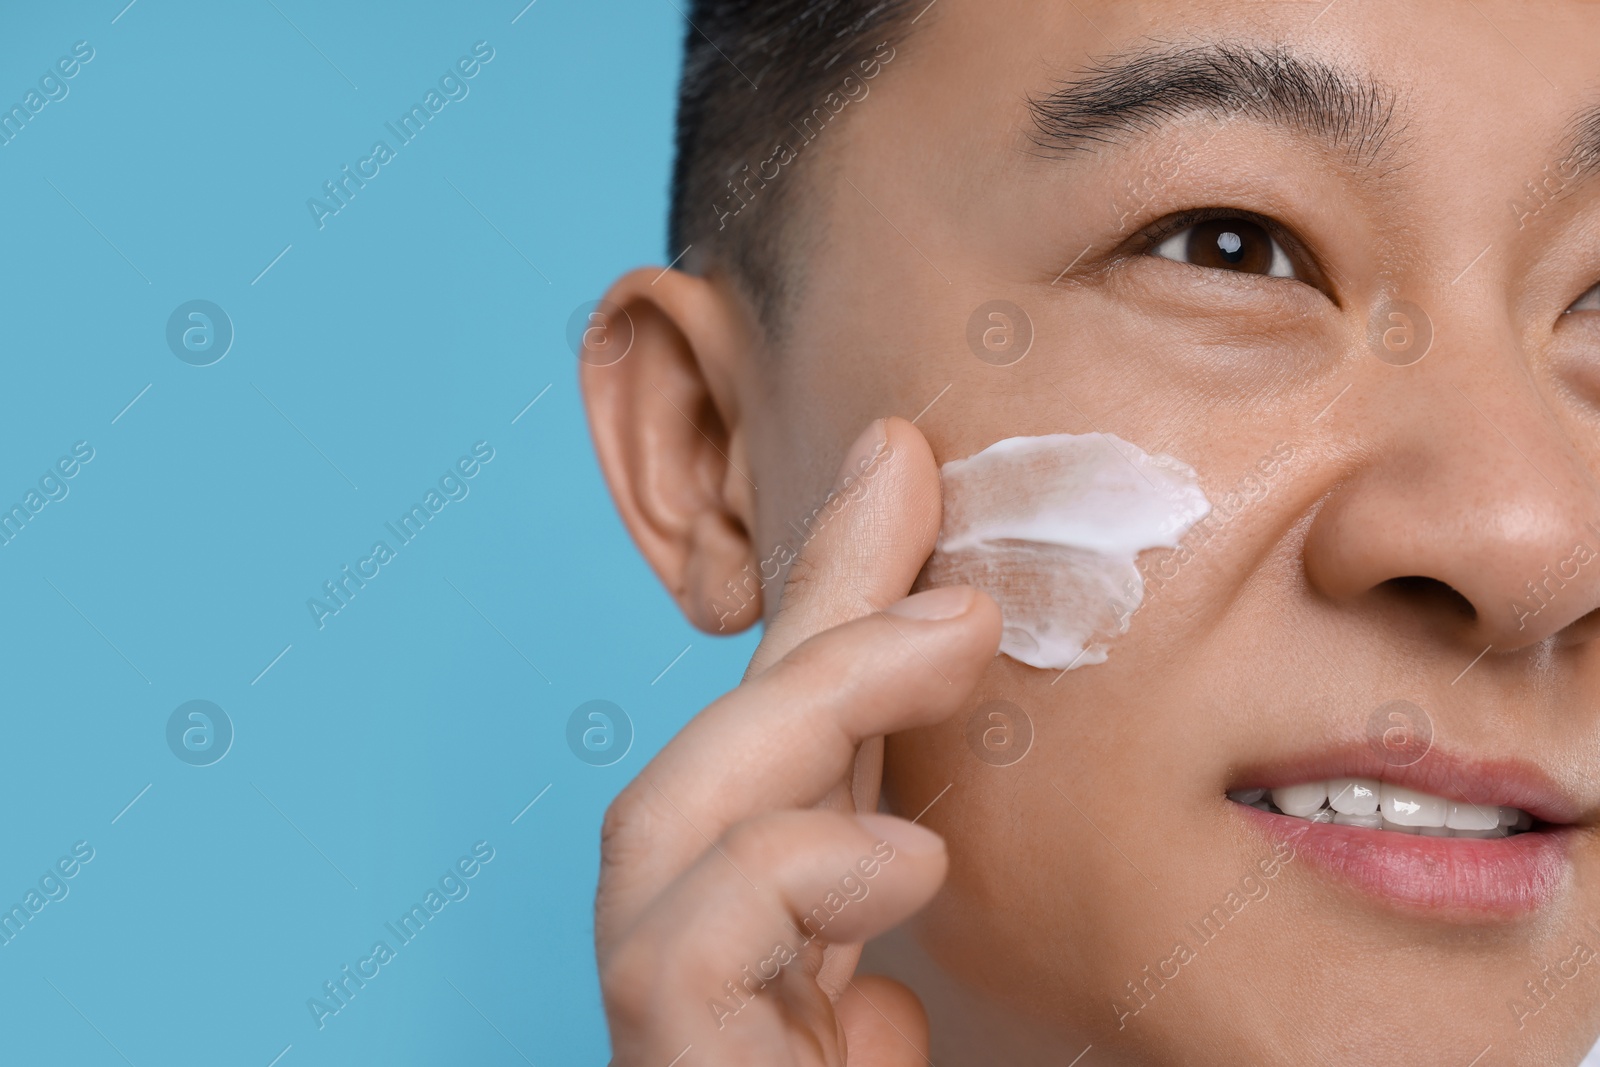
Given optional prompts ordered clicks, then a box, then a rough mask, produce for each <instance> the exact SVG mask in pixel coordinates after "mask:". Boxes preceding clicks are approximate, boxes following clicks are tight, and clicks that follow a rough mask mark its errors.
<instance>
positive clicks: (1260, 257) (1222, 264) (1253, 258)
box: [1189, 218, 1273, 274]
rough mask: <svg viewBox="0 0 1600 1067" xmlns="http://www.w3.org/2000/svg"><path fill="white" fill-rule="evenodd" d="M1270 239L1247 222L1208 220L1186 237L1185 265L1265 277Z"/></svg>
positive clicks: (1270, 255) (1268, 268)
mask: <svg viewBox="0 0 1600 1067" xmlns="http://www.w3.org/2000/svg"><path fill="white" fill-rule="evenodd" d="M1272 247H1273V245H1272V237H1271V235H1270V234H1268V233H1267V231H1266V230H1264V229H1263V228H1262V227H1260V226H1258V225H1256V224H1255V223H1254V222H1251V221H1250V220H1249V219H1240V218H1231V219H1212V220H1211V221H1210V222H1202V223H1200V224H1199V225H1197V226H1196V227H1195V228H1194V229H1193V230H1192V231H1191V233H1190V236H1189V262H1191V263H1195V264H1198V265H1199V266H1202V267H1218V268H1221V269H1223V270H1234V271H1238V272H1240V273H1241V274H1266V273H1267V272H1268V271H1270V270H1271V269H1272Z"/></svg>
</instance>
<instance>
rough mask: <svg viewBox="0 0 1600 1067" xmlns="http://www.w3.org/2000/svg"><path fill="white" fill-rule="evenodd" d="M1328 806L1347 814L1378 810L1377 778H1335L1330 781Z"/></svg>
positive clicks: (1370, 812)
mask: <svg viewBox="0 0 1600 1067" xmlns="http://www.w3.org/2000/svg"><path fill="white" fill-rule="evenodd" d="M1328 806H1329V807H1331V808H1333V810H1334V811H1340V812H1343V813H1344V814H1346V815H1371V814H1373V813H1374V812H1376V811H1377V810H1378V780H1377V779H1376V778H1335V779H1333V780H1331V781H1330V782H1329V783H1328Z"/></svg>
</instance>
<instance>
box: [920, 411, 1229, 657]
mask: <svg viewBox="0 0 1600 1067" xmlns="http://www.w3.org/2000/svg"><path fill="white" fill-rule="evenodd" d="M940 475H941V478H942V480H943V483H944V526H943V528H942V529H941V530H940V531H939V544H938V547H937V548H936V549H935V550H934V553H933V556H932V557H931V558H930V559H929V560H928V563H927V565H926V566H925V567H924V568H923V572H922V576H921V579H920V580H919V582H918V585H919V587H932V586H940V585H959V584H968V585H973V586H976V587H977V588H979V589H982V590H983V591H984V592H986V593H988V594H989V595H990V596H991V597H993V598H994V599H995V602H996V603H998V604H999V605H1000V611H1001V614H1002V616H1003V617H1004V620H1005V628H1004V634H1003V636H1002V638H1001V640H1000V651H1001V652H1004V653H1005V654H1006V655H1008V656H1010V657H1011V658H1012V659H1015V660H1019V661H1021V662H1023V663H1026V664H1028V665H1029V666H1033V667H1045V668H1054V669H1057V670H1066V669H1069V668H1072V667H1082V666H1087V665H1089V664H1091V663H1104V662H1105V659H1106V641H1107V640H1109V639H1110V638H1112V637H1115V636H1117V635H1119V634H1123V633H1126V632H1127V629H1128V618H1129V616H1131V615H1132V614H1133V612H1134V610H1135V609H1137V608H1138V606H1139V604H1140V602H1141V601H1142V600H1143V599H1144V579H1143V578H1142V577H1141V576H1140V574H1139V568H1138V567H1137V566H1135V565H1134V560H1135V559H1136V558H1137V557H1138V555H1139V553H1141V552H1143V551H1145V550H1147V549H1152V548H1176V547H1177V545H1178V541H1179V540H1180V539H1181V538H1182V537H1183V535H1184V534H1186V533H1188V532H1189V529H1190V528H1191V527H1192V526H1194V524H1195V523H1197V522H1199V521H1200V520H1201V519H1203V518H1205V517H1206V515H1207V514H1209V513H1210V511H1211V502H1210V501H1209V500H1207V499H1206V496H1205V494H1204V493H1203V492H1201V490H1200V483H1199V479H1198V478H1197V477H1196V475H1195V472H1194V469H1193V468H1192V467H1190V466H1188V465H1187V464H1185V463H1183V462H1180V461H1179V460H1176V459H1173V458H1172V457H1171V456H1166V455H1154V456H1152V455H1149V454H1147V453H1145V452H1143V451H1141V450H1140V449H1139V448H1138V447H1136V446H1135V445H1132V444H1129V443H1128V442H1127V441H1124V440H1123V439H1122V438H1120V437H1117V436H1115V435H1113V434H1104V433H1089V434H1066V433H1061V434H1049V435H1046V436H1043V437H1008V438H1006V439H1005V440H1003V441H997V442H995V443H994V444H992V445H990V446H989V447H988V448H985V449H984V450H983V451H982V452H979V453H978V454H977V455H974V456H969V457H967V458H966V459H957V460H952V461H951V462H949V463H946V464H945V465H944V466H943V467H942V468H940Z"/></svg>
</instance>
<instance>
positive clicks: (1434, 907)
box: [1229, 801, 1577, 923]
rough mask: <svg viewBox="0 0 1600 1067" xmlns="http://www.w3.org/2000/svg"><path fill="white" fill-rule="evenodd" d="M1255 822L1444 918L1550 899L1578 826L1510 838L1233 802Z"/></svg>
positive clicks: (1349, 880) (1340, 874)
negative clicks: (1320, 818) (1370, 824)
mask: <svg viewBox="0 0 1600 1067" xmlns="http://www.w3.org/2000/svg"><path fill="white" fill-rule="evenodd" d="M1229 803H1230V804H1231V806H1232V807H1233V808H1235V809H1237V811H1238V812H1239V813H1240V816H1241V817H1242V818H1244V819H1245V820H1246V821H1247V822H1248V823H1249V824H1250V825H1252V826H1253V827H1255V828H1256V829H1257V830H1259V831H1260V832H1261V833H1262V834H1264V835H1265V836H1267V837H1269V838H1271V839H1272V840H1273V841H1275V842H1281V843H1287V844H1288V846H1289V847H1290V848H1292V849H1293V850H1294V856H1295V859H1296V860H1302V859H1303V860H1305V861H1306V862H1307V863H1309V864H1310V865H1312V866H1313V867H1315V868H1316V869H1318V870H1320V871H1322V872H1324V873H1327V874H1330V875H1332V876H1333V877H1334V878H1335V879H1337V880H1339V881H1342V882H1344V883H1346V884H1347V885H1351V886H1354V887H1355V888H1357V889H1359V890H1361V891H1363V892H1365V893H1367V894H1369V895H1371V896H1375V897H1377V898H1379V899H1381V900H1383V901H1385V902H1387V903H1390V904H1392V905H1394V906H1397V907H1399V908H1400V909H1401V910H1403V911H1407V912H1410V913H1413V914H1422V915H1423V916H1424V917H1426V918H1429V919H1432V920H1436V921H1443V922H1462V923H1472V922H1482V921H1486V920H1512V919H1517V918H1521V917H1523V916H1526V915H1529V914H1531V913H1533V912H1535V911H1538V910H1540V909H1542V908H1544V907H1545V906H1546V905H1548V904H1550V903H1551V902H1552V901H1553V900H1554V899H1555V898H1556V896H1557V895H1558V894H1559V893H1560V891H1561V888H1562V886H1563V885H1564V884H1565V882H1566V877H1567V874H1568V869H1569V867H1570V866H1571V861H1570V859H1569V857H1568V844H1569V841H1570V839H1571V838H1572V836H1573V835H1574V834H1575V833H1576V832H1577V831H1576V829H1575V828H1574V827H1570V826H1569V827H1552V828H1546V829H1541V830H1537V831H1534V832H1532V833H1524V834H1515V835H1513V836H1511V837H1501V838H1491V839H1487V840H1485V839H1476V838H1461V837H1421V836H1419V835H1416V834H1403V833H1396V832H1395V831H1392V830H1367V829H1362V828H1361V827H1356V826H1339V825H1337V824H1335V823H1313V822H1308V821H1306V820H1305V819H1297V818H1294V817H1292V816H1289V815H1274V814H1272V813H1271V812H1265V811H1260V810H1258V809H1256V808H1252V807H1249V806H1247V805H1244V804H1237V803H1233V802H1231V801H1230V802H1229Z"/></svg>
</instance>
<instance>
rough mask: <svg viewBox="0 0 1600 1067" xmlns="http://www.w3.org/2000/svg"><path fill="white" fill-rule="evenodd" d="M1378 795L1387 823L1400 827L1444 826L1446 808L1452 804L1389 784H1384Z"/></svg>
mask: <svg viewBox="0 0 1600 1067" xmlns="http://www.w3.org/2000/svg"><path fill="white" fill-rule="evenodd" d="M1378 795H1379V797H1380V799H1381V801H1382V803H1381V807H1382V810H1383V817H1384V819H1385V821H1387V822H1392V823H1396V824H1397V825H1400V826H1443V825H1444V815H1445V808H1447V807H1448V806H1449V804H1450V802H1449V801H1447V800H1445V799H1444V798H1443V797H1436V796H1434V795H1432V794H1431V793H1422V792H1418V791H1417V790H1415V789H1407V788H1405V787H1404V786H1399V785H1390V784H1389V783H1388V782H1384V783H1382V785H1381V786H1380V788H1379V790H1378Z"/></svg>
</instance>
